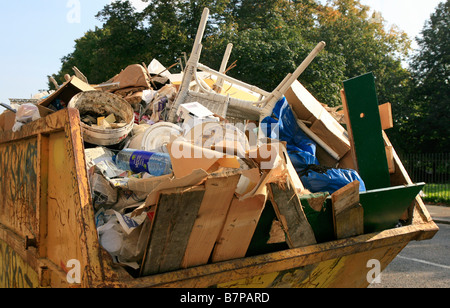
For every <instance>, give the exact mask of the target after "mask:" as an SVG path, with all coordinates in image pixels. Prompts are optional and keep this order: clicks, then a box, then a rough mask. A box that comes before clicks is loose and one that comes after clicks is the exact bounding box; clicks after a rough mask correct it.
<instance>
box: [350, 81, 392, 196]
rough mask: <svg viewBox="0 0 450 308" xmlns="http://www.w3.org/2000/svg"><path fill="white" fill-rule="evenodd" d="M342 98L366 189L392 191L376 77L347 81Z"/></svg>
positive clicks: (358, 166) (359, 169)
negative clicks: (387, 188)
mask: <svg viewBox="0 0 450 308" xmlns="http://www.w3.org/2000/svg"><path fill="white" fill-rule="evenodd" d="M342 98H343V106H344V110H345V115H346V121H348V123H347V129H348V133H349V137H350V139H351V140H352V144H353V147H352V149H353V150H354V155H355V159H356V161H357V163H356V166H357V168H358V172H359V174H360V175H361V178H362V179H363V180H364V183H365V185H366V188H367V189H369V190H372V189H380V188H385V187H389V186H390V174H389V167H388V163H387V159H386V157H387V156H386V150H385V146H384V140H383V136H382V131H383V130H382V126H381V119H380V111H379V109H378V97H377V93H376V88H375V77H374V76H373V74H372V73H369V74H365V75H362V76H359V77H356V78H352V79H349V80H347V81H344V92H343V93H342Z"/></svg>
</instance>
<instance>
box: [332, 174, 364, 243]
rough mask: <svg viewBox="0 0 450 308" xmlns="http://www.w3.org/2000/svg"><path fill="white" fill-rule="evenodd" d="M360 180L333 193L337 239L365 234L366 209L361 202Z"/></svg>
mask: <svg viewBox="0 0 450 308" xmlns="http://www.w3.org/2000/svg"><path fill="white" fill-rule="evenodd" d="M359 184H360V183H359V181H354V182H352V183H350V184H348V185H346V186H345V187H343V188H341V189H340V190H338V191H336V192H335V193H334V194H332V195H331V200H332V207H333V224H334V233H335V236H336V239H344V238H350V237H353V236H358V235H361V234H364V209H363V207H362V206H361V204H360V203H359Z"/></svg>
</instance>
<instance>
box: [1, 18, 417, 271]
mask: <svg viewBox="0 0 450 308" xmlns="http://www.w3.org/2000/svg"><path fill="white" fill-rule="evenodd" d="M206 19H207V11H205V12H204V15H203V18H202V22H201V25H200V28H199V33H198V37H197V40H196V43H195V45H194V48H193V52H192V54H191V58H190V59H189V61H188V62H187V63H186V66H185V67H184V69H183V71H182V73H180V74H171V73H170V72H168V70H166V69H165V68H164V67H163V66H162V65H161V64H160V63H159V62H158V61H156V60H153V61H152V63H150V65H149V66H148V67H147V66H146V65H140V64H135V65H130V66H128V67H126V68H125V69H124V70H123V71H122V72H120V73H119V74H117V75H116V76H114V77H113V78H111V79H110V80H108V81H106V82H104V83H102V84H99V85H91V84H89V83H88V82H87V79H86V78H85V77H84V76H82V74H81V75H80V72H79V71H78V70H76V73H77V74H78V76H79V77H80V78H81V79H80V78H78V77H77V76H72V77H71V76H66V82H65V83H64V84H63V85H61V86H58V89H57V90H56V91H55V92H53V93H51V94H50V95H49V96H48V97H45V98H42V99H41V100H40V101H39V103H38V105H37V107H36V106H34V107H31V106H24V107H23V110H22V109H21V110H19V111H17V114H16V115H17V116H16V115H14V117H15V124H14V131H19V130H20V128H21V127H22V125H24V123H27V122H29V121H34V120H36V119H38V118H40V117H41V116H42V117H44V116H46V115H47V114H51V113H52V112H58V111H59V110H61V109H64V108H74V109H78V111H79V114H80V125H81V128H82V133H83V139H84V145H85V159H86V167H87V170H88V175H89V181H90V183H89V184H90V189H91V195H92V205H93V207H94V211H95V223H96V226H97V231H98V236H99V243H100V245H101V246H102V247H103V248H104V249H105V250H106V251H107V252H108V253H109V254H110V255H111V257H112V258H113V260H114V262H115V263H118V264H121V265H123V266H124V267H125V268H127V270H129V271H130V272H132V273H133V274H134V275H136V276H146V275H151V274H156V273H161V272H167V271H171V270H177V269H180V268H187V267H192V266H198V265H203V264H207V263H215V262H220V261H226V260H231V259H237V258H243V257H245V256H247V255H249V254H252V253H258V252H260V251H270V250H271V249H279V248H280V247H287V248H298V247H303V246H307V245H312V244H316V243H318V242H324V241H329V240H334V239H338V238H346V237H351V236H356V235H361V234H363V233H364V232H367V231H373V230H375V229H371V228H372V227H373V226H375V227H376V228H378V227H379V221H380V220H381V221H383V223H384V224H383V228H385V227H389V226H390V224H391V223H392V221H391V220H389V221H387V223H386V221H384V220H383V219H382V218H384V217H388V216H389V219H391V218H392V215H390V214H391V212H392V211H393V208H394V206H393V207H392V208H391V209H386V208H379V207H378V206H377V209H376V211H373V210H372V209H371V208H370V207H369V206H365V207H364V211H362V207H361V204H360V202H359V196H360V194H361V198H362V199H363V197H364V195H365V194H366V193H367V195H370V192H368V190H369V189H378V188H381V187H372V186H370V187H366V185H365V181H366V179H370V176H360V173H362V172H361V171H362V170H363V164H362V163H361V162H359V161H358V164H357V163H355V162H356V160H355V148H356V149H357V148H358V144H356V143H355V141H357V139H356V138H355V139H353V138H352V135H351V132H350V131H347V130H346V129H345V128H344V127H343V126H342V125H341V124H340V123H339V122H338V120H336V119H335V118H334V117H333V116H332V114H331V113H330V112H328V111H327V110H326V109H325V108H324V106H323V105H322V104H320V103H319V102H318V101H317V100H316V99H315V98H314V97H313V96H312V95H311V94H310V93H309V92H308V91H307V90H306V89H305V88H304V87H303V86H302V85H301V84H300V83H299V82H298V81H297V79H298V77H299V76H300V74H301V73H302V72H303V71H304V70H305V69H306V67H307V66H308V64H309V63H311V61H313V59H314V57H315V55H317V54H318V53H319V52H320V50H321V49H322V48H323V47H324V46H325V45H324V44H323V43H321V44H319V45H318V46H317V47H316V49H315V50H313V52H312V53H311V55H310V56H309V57H308V58H307V59H306V60H305V62H304V63H302V65H301V66H300V67H299V68H298V70H297V71H296V72H294V74H291V75H289V76H288V77H287V78H286V79H285V80H284V81H283V82H282V83H281V84H280V86H279V87H278V88H277V89H275V90H274V91H273V92H271V93H269V92H266V91H264V90H261V89H258V88H257V87H254V86H251V85H247V84H245V83H243V82H241V81H239V80H236V79H233V78H231V77H228V76H226V75H225V74H224V73H223V71H214V70H212V69H210V68H208V67H206V66H205V65H203V64H201V63H199V62H198V61H199V58H200V51H201V45H200V43H201V42H200V38H201V37H202V35H203V32H202V29H203V31H204V27H205V23H206ZM225 62H226V61H225ZM225 64H226V63H225ZM347 94H351V91H350V89H349V91H348V93H347ZM343 98H345V96H343ZM348 98H350V99H351V97H350V96H349V95H348ZM350 99H349V100H350ZM343 101H344V107H346V106H347V105H346V100H345V99H344V100H343ZM349 105H350V104H349ZM347 108H348V107H347ZM377 110H378V109H377ZM347 112H348V110H347ZM364 112H365V111H364ZM360 114H361V118H363V115H364V113H363V111H361V112H360ZM366 114H367V113H366ZM347 115H348V114H347ZM2 116H3V115H2ZM341 118H342V117H341ZM345 119H346V120H347V121H348V119H349V117H345ZM0 120H1V122H0V124H1V125H0V127H1V128H2V130H7V129H8V126H11V118H10V117H9V122H8V123H9V124H7V123H6V122H7V120H8V119H7V118H6V117H3V118H2V117H0ZM347 124H350V123H349V122H347ZM353 124H354V123H353ZM348 127H350V125H348ZM10 128H11V127H9V129H10ZM352 128H353V131H354V130H355V126H354V125H353V127H352ZM383 129H384V128H383ZM379 133H380V135H381V127H380V132H379ZM382 148H383V151H384V149H385V146H384V143H383V144H382ZM360 157H362V155H360ZM386 158H387V160H386ZM384 160H386V162H385V163H386V166H387V165H388V164H389V165H391V164H390V162H389V157H386V155H385V157H384ZM358 165H359V166H358ZM329 166H331V167H329ZM357 167H359V169H358V168H357ZM356 170H359V172H357V171H356ZM392 172H394V171H393V170H388V173H387V176H388V177H389V173H392ZM361 175H362V174H361ZM363 178H364V180H363ZM386 187H387V186H386ZM416 194H417V193H416ZM411 195H412V199H413V198H414V197H415V195H414V193H411ZM355 196H356V201H355V198H350V197H355ZM377 196H378V195H377ZM412 199H411V200H409V199H408V200H406V201H405V202H404V203H405V204H407V205H406V206H408V205H409V204H410V203H411V202H412ZM342 200H344V201H342ZM339 202H341V203H339ZM408 202H409V203H408ZM338 204H340V205H339V208H338ZM363 205H364V204H363ZM406 208H407V207H405V206H404V205H403V206H402V207H400V208H398V209H397V211H398V213H400V214H398V213H397V214H398V215H397V216H398V217H397V218H394V220H398V219H400V216H401V214H402V213H403V212H404V211H405V209H406ZM371 210H372V212H371ZM386 211H387V212H388V213H389V215H387V214H386ZM374 217H375V218H374ZM372 221H373V224H372V225H371V224H369V223H372ZM394 222H395V223H396V221H394ZM364 224H365V225H364ZM348 226H349V228H346V227H348ZM375 227H373V228H375ZM271 245H272V246H271ZM277 245H278V246H277ZM279 245H282V246H279ZM283 245H284V246H283Z"/></svg>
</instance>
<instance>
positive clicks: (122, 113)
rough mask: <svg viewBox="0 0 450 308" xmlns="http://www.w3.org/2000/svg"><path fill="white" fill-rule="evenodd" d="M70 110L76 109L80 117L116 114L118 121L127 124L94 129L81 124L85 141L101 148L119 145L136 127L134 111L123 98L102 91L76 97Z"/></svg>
mask: <svg viewBox="0 0 450 308" xmlns="http://www.w3.org/2000/svg"><path fill="white" fill-rule="evenodd" d="M68 107H69V108H76V109H78V110H79V112H80V115H83V114H84V113H87V112H95V113H98V114H107V115H109V114H114V116H115V117H116V119H118V121H119V122H120V121H123V122H125V123H127V124H126V125H125V126H124V127H121V128H110V129H107V128H101V127H92V126H89V125H87V124H85V123H83V122H81V128H82V130H83V138H84V141H85V142H87V143H90V144H95V145H99V146H111V145H116V144H119V143H120V142H121V141H123V140H124V139H125V138H127V137H128V135H129V134H130V132H131V130H132V129H133V126H134V110H133V108H132V107H131V106H130V104H129V103H128V102H127V101H125V100H124V99H122V98H121V97H119V96H117V95H115V94H112V93H108V92H102V91H87V92H81V93H78V94H77V95H75V96H74V97H73V98H72V99H71V100H70V102H69V105H68Z"/></svg>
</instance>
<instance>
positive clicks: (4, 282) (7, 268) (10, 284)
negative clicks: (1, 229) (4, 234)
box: [0, 242, 36, 288]
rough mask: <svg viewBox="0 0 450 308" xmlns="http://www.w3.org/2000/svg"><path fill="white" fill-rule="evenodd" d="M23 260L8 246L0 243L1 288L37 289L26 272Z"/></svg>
mask: <svg viewBox="0 0 450 308" xmlns="http://www.w3.org/2000/svg"><path fill="white" fill-rule="evenodd" d="M26 267H27V265H26V264H25V263H24V261H23V260H22V258H21V257H20V256H19V255H18V254H17V253H16V252H15V251H14V250H12V249H11V248H10V247H9V246H8V245H6V244H4V243H2V242H0V287H1V288H33V287H36V286H35V285H34V284H33V282H32V280H33V279H32V278H30V276H29V275H28V272H29V271H27V270H26Z"/></svg>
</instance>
